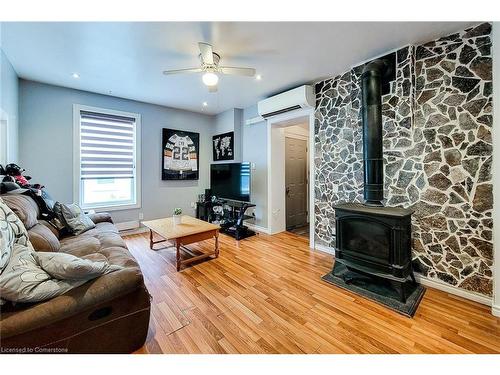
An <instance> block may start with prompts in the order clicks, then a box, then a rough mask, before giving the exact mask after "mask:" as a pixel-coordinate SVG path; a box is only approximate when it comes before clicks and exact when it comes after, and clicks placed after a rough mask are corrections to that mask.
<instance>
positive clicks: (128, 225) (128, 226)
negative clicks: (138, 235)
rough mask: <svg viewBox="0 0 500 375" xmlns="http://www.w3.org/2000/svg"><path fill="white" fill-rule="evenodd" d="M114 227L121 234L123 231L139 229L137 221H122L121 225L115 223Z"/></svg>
mask: <svg viewBox="0 0 500 375" xmlns="http://www.w3.org/2000/svg"><path fill="white" fill-rule="evenodd" d="M115 226H116V227H117V228H118V230H119V231H120V232H121V231H124V230H132V229H137V228H139V227H140V224H139V220H132V221H124V222H123V223H116V224H115Z"/></svg>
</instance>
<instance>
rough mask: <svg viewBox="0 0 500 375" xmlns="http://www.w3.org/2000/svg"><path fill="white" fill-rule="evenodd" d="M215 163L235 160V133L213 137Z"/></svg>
mask: <svg viewBox="0 0 500 375" xmlns="http://www.w3.org/2000/svg"><path fill="white" fill-rule="evenodd" d="M212 143H213V155H214V161H219V160H234V132H228V133H224V134H219V135H214V136H213V137H212Z"/></svg>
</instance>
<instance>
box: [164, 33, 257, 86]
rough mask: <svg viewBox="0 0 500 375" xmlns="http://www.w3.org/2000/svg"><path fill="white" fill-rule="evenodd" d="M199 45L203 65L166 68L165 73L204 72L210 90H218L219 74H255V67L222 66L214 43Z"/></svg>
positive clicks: (249, 75)
mask: <svg viewBox="0 0 500 375" xmlns="http://www.w3.org/2000/svg"><path fill="white" fill-rule="evenodd" d="M198 47H199V48H200V54H199V58H200V61H201V67H199V68H188V69H176V70H165V71H164V72H163V74H165V75H169V74H178V73H202V72H203V76H202V80H203V83H204V84H205V85H206V86H208V91H209V92H217V83H218V82H219V76H218V74H232V75H238V76H247V77H253V76H254V75H255V69H253V68H238V67H234V66H220V65H219V61H220V55H219V54H218V53H215V52H214V51H213V48H212V45H210V44H208V43H203V42H199V43H198Z"/></svg>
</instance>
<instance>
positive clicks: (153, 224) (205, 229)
mask: <svg viewBox="0 0 500 375" xmlns="http://www.w3.org/2000/svg"><path fill="white" fill-rule="evenodd" d="M142 224H144V226H145V227H147V228H149V247H150V248H151V249H152V250H154V249H153V246H154V245H155V244H157V243H161V242H166V241H171V242H173V243H174V244H175V247H176V249H177V254H176V259H177V271H180V269H181V265H183V264H189V263H193V262H196V261H198V260H201V259H206V258H210V257H212V256H215V258H217V257H218V256H219V229H220V227H219V226H218V225H215V224H211V223H208V222H206V221H202V220H198V219H195V218H194V217H191V216H187V215H183V216H182V223H181V224H174V221H173V219H172V218H171V217H168V218H165V219H157V220H149V221H143V222H142ZM153 233H156V234H158V235H159V236H160V237H162V238H163V239H162V240H160V241H154V240H153ZM210 238H214V239H215V249H214V251H213V252H211V253H205V254H201V255H195V254H194V253H193V252H192V251H191V250H189V249H188V248H187V247H186V246H185V245H189V244H191V243H195V242H200V241H203V240H208V239H210ZM181 249H182V250H184V251H185V252H187V253H188V254H189V255H192V257H191V258H189V259H185V260H181V252H180V250H181Z"/></svg>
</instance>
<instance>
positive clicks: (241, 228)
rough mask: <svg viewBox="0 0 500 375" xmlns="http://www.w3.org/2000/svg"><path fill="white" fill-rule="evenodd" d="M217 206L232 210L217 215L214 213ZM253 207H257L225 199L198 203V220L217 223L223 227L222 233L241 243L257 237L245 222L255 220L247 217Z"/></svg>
mask: <svg viewBox="0 0 500 375" xmlns="http://www.w3.org/2000/svg"><path fill="white" fill-rule="evenodd" d="M215 206H222V207H226V206H229V207H230V209H229V210H223V213H222V214H221V215H217V214H215V213H214V211H213V208H214V207H215ZM251 207H255V204H253V203H248V202H239V201H231V200H224V199H218V200H216V201H215V202H212V201H208V202H198V204H197V208H196V218H198V219H200V220H205V221H208V222H210V223H216V222H217V223H218V224H219V225H220V227H221V229H220V232H221V233H225V234H227V235H229V236H231V237H233V238H235V239H236V240H238V241H239V240H242V239H244V238H247V237H250V236H253V235H255V232H254V231H253V230H250V229H248V227H247V226H246V225H244V221H245V220H248V219H253V216H249V215H246V210H247V209H249V208H251Z"/></svg>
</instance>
